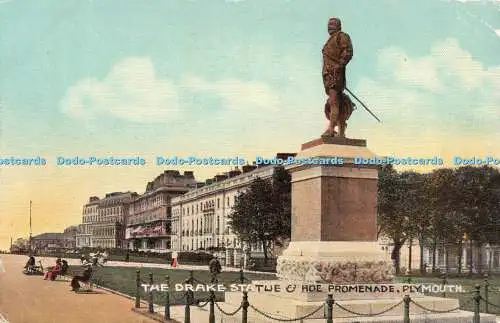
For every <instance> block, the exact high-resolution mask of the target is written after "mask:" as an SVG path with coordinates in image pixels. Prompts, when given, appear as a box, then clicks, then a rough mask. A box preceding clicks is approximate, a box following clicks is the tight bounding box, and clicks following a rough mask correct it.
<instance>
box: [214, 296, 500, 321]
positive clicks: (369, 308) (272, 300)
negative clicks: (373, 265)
mask: <svg viewBox="0 0 500 323" xmlns="http://www.w3.org/2000/svg"><path fill="white" fill-rule="evenodd" d="M225 299H226V302H225V303H221V304H219V305H220V306H221V307H229V308H237V307H238V306H239V304H241V299H242V296H241V293H226V294H225ZM413 300H414V301H415V302H416V303H418V304H419V305H420V306H422V307H423V308H425V309H428V310H424V309H423V308H420V307H418V306H416V305H415V304H413V303H411V304H410V317H411V322H412V323H416V322H422V323H423V322H426V323H431V322H432V323H441V322H443V323H447V322H449V323H472V322H473V313H472V312H466V311H460V310H458V309H457V308H458V307H459V302H458V300H457V299H453V298H440V297H430V296H423V297H415V298H413ZM248 301H249V303H250V304H251V306H252V307H254V308H256V309H257V310H258V311H260V312H262V313H258V312H257V311H256V310H255V309H253V308H252V307H250V308H249V310H248V314H249V317H250V318H251V319H249V321H248V322H255V323H261V322H262V323H263V322H271V321H275V320H273V319H278V320H280V319H282V320H283V319H285V320H290V319H297V318H301V317H305V316H307V318H306V319H304V320H303V321H300V322H304V323H305V322H311V323H312V322H324V321H325V310H324V308H321V309H319V310H318V311H316V313H315V314H313V315H310V316H308V314H310V313H313V312H314V311H315V310H317V309H318V308H319V307H321V306H323V304H324V302H310V301H309V302H308V301H300V300H293V299H283V298H280V297H279V295H277V294H274V295H273V294H265V293H249V294H248ZM401 301H402V297H401V298H393V299H370V300H367V299H355V300H339V301H338V304H335V305H334V307H333V318H334V322H336V323H340V322H380V323H382V322H395V323H396V322H401V323H402V322H403V314H404V304H403V303H402V302H401ZM339 305H340V306H339ZM430 311H438V312H446V311H451V312H448V313H431V312H430ZM379 313H380V314H379ZM365 314H366V315H365ZM369 314H370V315H373V316H367V315H369ZM238 315H240V314H238ZM266 315H267V317H266ZM239 317H241V316H239ZM484 322H487V323H496V317H495V316H494V315H487V314H481V323H484Z"/></svg>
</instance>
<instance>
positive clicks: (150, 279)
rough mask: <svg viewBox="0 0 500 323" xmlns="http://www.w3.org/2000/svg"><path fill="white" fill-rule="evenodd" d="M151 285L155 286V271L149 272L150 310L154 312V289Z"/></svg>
mask: <svg viewBox="0 0 500 323" xmlns="http://www.w3.org/2000/svg"><path fill="white" fill-rule="evenodd" d="M151 286H153V273H149V293H148V312H149V313H154V312H155V309H154V306H153V290H152V288H151Z"/></svg>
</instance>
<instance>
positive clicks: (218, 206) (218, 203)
mask: <svg viewBox="0 0 500 323" xmlns="http://www.w3.org/2000/svg"><path fill="white" fill-rule="evenodd" d="M217 208H218V209H220V199H217Z"/></svg>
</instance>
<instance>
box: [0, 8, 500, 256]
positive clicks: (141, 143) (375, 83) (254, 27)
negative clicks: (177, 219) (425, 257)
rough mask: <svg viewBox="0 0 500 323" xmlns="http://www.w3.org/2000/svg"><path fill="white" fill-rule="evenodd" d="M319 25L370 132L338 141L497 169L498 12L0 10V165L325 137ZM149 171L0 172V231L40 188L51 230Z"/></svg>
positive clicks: (269, 148)
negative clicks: (341, 61)
mask: <svg viewBox="0 0 500 323" xmlns="http://www.w3.org/2000/svg"><path fill="white" fill-rule="evenodd" d="M331 16H338V17H340V18H341V19H342V23H343V29H344V31H345V32H347V33H348V34H349V35H350V36H351V39H352V41H353V45H354V58H353V60H352V61H351V63H350V64H349V66H348V86H349V87H350V88H351V89H352V90H353V91H354V92H355V93H356V94H357V95H358V96H359V97H361V98H362V99H363V100H364V101H365V102H366V103H368V104H369V106H370V107H371V108H372V109H373V110H374V111H375V112H376V113H377V115H378V116H379V117H380V118H381V119H382V121H383V123H382V124H379V123H377V122H376V121H375V120H374V119H373V118H372V117H371V116H370V115H369V114H367V113H366V112H364V111H363V110H362V109H361V108H359V109H358V110H357V111H355V113H354V114H353V116H352V117H351V119H350V121H349V127H348V136H349V137H354V138H366V139H368V144H369V147H370V148H371V149H372V150H373V151H375V152H377V153H380V154H385V155H388V154H393V155H417V156H434V155H442V156H452V155H461V154H462V155H464V154H465V155H485V154H493V155H495V154H497V155H498V156H500V149H499V148H498V144H497V138H499V134H500V130H499V129H500V127H499V126H500V109H499V103H500V55H499V53H500V2H498V1H439V0H432V1H431V0H421V1H413V0H406V1H396V0H385V1H371V0H363V1H362V0H357V1H331V0H328V1H326V0H315V1H306V0H287V1H285V0H278V1H274V0H273V1H269V0H266V1H263V0H246V1H222V0H216V1H201V0H200V1H188V0H169V1H163V0H162V1H160V0H150V1H116V0H114V1H110V0H100V1H92V0H90V1H88V0H87V1H83V0H82V1H74V0H73V1H72V0H65V1H55V0H53V1H49V0H37V1H25V0H10V1H9V0H0V154H1V155H2V156H8V155H22V156H32V155H43V156H46V157H48V158H49V159H50V160H51V161H52V159H55V156H57V155H75V154H134V155H135V154H143V155H147V156H152V157H151V158H153V157H154V156H156V155H165V154H175V153H177V154H191V153H196V154H198V155H205V156H207V155H215V156H227V155H243V156H246V157H247V158H249V159H251V158H252V156H253V157H254V156H255V155H256V154H258V155H262V154H264V155H272V154H273V153H274V152H277V151H296V150H298V149H299V147H300V144H301V143H303V142H305V141H308V140H310V139H313V138H316V137H318V136H319V135H320V134H321V133H322V132H323V130H324V128H325V126H326V120H325V119H324V114H323V112H322V110H323V104H324V100H325V95H324V91H323V86H322V80H321V48H322V46H323V44H324V42H325V41H326V39H327V36H328V34H327V30H326V25H327V21H328V18H329V17H331ZM162 170H163V169H162V168H161V167H159V166H151V167H149V168H147V167H146V168H144V169H141V170H138V171H135V170H133V169H132V170H131V169H129V170H128V171H127V172H125V171H118V170H113V171H107V170H106V173H103V172H100V171H99V170H91V171H89V172H83V171H79V170H72V169H69V170H68V169H66V170H64V171H62V170H60V169H54V168H53V167H51V166H48V167H46V168H45V169H43V170H26V169H19V168H15V169H14V168H12V167H11V168H5V167H4V168H2V169H0V179H1V182H0V187H1V188H0V189H1V190H2V192H7V193H5V194H3V197H2V198H1V199H0V203H2V204H3V205H2V208H3V210H4V211H6V212H7V213H5V214H4V213H2V215H1V216H0V224H2V221H3V224H5V225H6V226H5V225H4V227H7V228H8V227H9V226H10V228H11V229H10V230H7V231H11V230H14V232H18V231H19V232H21V231H22V226H21V225H20V224H18V222H19V221H21V220H19V221H17V220H13V219H17V218H18V217H22V214H24V213H25V208H24V205H25V204H26V203H25V201H27V200H29V199H30V198H32V199H34V200H36V199H37V193H36V192H39V190H40V188H41V187H44V189H43V190H44V191H46V192H45V193H44V194H45V195H44V196H41V195H40V196H39V197H38V199H39V200H40V201H39V205H40V206H39V208H40V209H43V210H47V211H46V212H50V213H51V214H50V216H48V220H47V222H43V225H40V230H42V229H43V230H48V229H49V228H60V227H63V226H64V225H66V224H71V223H74V222H75V221H78V220H79V217H80V216H81V205H82V204H83V203H84V202H85V200H86V199H87V198H88V196H89V195H93V194H104V193H105V192H106V191H110V190H127V189H129V188H130V189H132V190H138V191H141V190H142V189H143V186H144V185H145V182H146V181H148V180H151V178H152V177H154V176H155V175H156V174H158V173H159V172H161V171H162ZM215 172H216V170H213V169H200V170H199V171H197V173H198V174H200V176H201V177H203V178H205V177H209V176H212V175H214V174H215ZM103 174H106V175H103ZM104 177H105V179H103V178H104ZM203 178H202V179H203ZM47 185H49V186H50V188H47ZM68 185H70V186H72V187H75V186H76V188H74V190H75V191H74V194H72V196H71V198H70V199H69V200H68V199H67V198H66V197H64V196H65V195H64V194H65V192H66V193H67V191H68ZM33 196H34V197H33ZM45 201H48V202H45ZM44 203H46V204H44ZM49 210H51V211H49ZM62 217H64V221H62V220H61V218H62ZM23 221H24V220H23ZM15 228H17V229H15ZM0 230H1V229H0ZM16 230H18V231H16ZM7 231H6V232H7ZM6 236H7V233H5V234H4V236H3V237H2V232H1V231H0V248H1V247H2V243H3V242H5V241H6Z"/></svg>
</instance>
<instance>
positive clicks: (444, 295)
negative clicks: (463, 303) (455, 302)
mask: <svg viewBox="0 0 500 323" xmlns="http://www.w3.org/2000/svg"><path fill="white" fill-rule="evenodd" d="M442 284H443V297H446V285H447V284H448V280H447V279H446V274H444V275H443V283H442Z"/></svg>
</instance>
